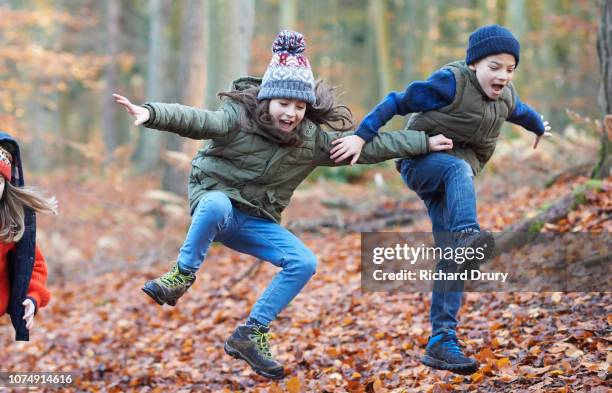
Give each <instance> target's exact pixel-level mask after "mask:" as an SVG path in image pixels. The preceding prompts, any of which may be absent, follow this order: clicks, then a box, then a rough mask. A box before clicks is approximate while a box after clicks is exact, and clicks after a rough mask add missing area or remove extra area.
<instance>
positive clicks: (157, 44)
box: [135, 0, 168, 172]
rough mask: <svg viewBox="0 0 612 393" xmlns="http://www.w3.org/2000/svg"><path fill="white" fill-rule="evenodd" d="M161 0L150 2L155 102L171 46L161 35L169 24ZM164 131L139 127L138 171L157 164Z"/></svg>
mask: <svg viewBox="0 0 612 393" xmlns="http://www.w3.org/2000/svg"><path fill="white" fill-rule="evenodd" d="M161 2H162V0H151V1H150V2H149V15H150V21H149V42H148V47H149V53H148V56H147V71H148V75H147V87H146V98H147V101H151V102H155V101H162V100H163V99H164V88H163V86H164V84H163V78H162V75H163V68H164V67H163V66H164V64H165V62H164V59H165V56H166V54H167V51H168V48H167V45H165V44H164V43H165V42H166V39H165V38H164V37H163V36H162V26H164V25H165V24H166V17H165V15H166V13H165V12H163V8H162V4H161ZM161 135H162V134H161V133H160V132H159V131H157V130H139V134H138V146H137V148H136V156H135V160H136V167H137V169H138V171H139V172H147V171H151V170H153V169H155V168H157V167H158V165H159V163H160V154H161V149H160V148H161Z"/></svg>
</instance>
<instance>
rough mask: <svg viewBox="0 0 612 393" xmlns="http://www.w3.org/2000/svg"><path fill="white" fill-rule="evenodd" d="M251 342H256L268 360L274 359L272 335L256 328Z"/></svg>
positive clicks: (251, 336)
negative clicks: (271, 342) (271, 349)
mask: <svg viewBox="0 0 612 393" xmlns="http://www.w3.org/2000/svg"><path fill="white" fill-rule="evenodd" d="M250 339H251V341H253V342H255V345H257V349H258V350H259V352H260V353H261V354H262V355H264V356H265V357H266V358H268V359H272V353H271V352H270V333H267V332H263V331H261V330H259V328H255V329H254V330H253V333H252V334H251V335H250Z"/></svg>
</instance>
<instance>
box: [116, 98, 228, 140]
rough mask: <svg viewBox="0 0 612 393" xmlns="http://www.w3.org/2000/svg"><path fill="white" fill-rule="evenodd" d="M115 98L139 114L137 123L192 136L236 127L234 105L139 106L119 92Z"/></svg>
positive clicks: (205, 136)
mask: <svg viewBox="0 0 612 393" xmlns="http://www.w3.org/2000/svg"><path fill="white" fill-rule="evenodd" d="M113 98H114V99H115V101H116V102H117V103H118V104H119V105H121V106H123V107H124V108H125V110H126V111H127V112H128V113H129V114H131V115H133V116H134V117H135V120H134V125H136V126H138V125H144V126H145V127H147V128H154V129H156V130H163V131H170V132H174V133H176V134H179V135H181V136H184V137H187V138H191V139H216V138H223V137H225V136H227V134H228V133H229V132H230V131H231V130H232V129H233V128H234V127H235V124H236V120H237V118H238V116H237V113H236V109H235V108H234V106H232V105H225V106H224V107H223V108H222V109H220V110H218V111H208V110H204V109H198V108H192V107H190V106H186V105H180V104H162V103H146V104H144V105H143V106H138V105H134V104H132V103H131V102H130V100H128V99H127V98H126V97H123V96H120V95H119V94H113Z"/></svg>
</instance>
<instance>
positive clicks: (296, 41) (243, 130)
mask: <svg viewBox="0 0 612 393" xmlns="http://www.w3.org/2000/svg"><path fill="white" fill-rule="evenodd" d="M304 48H305V44H304V38H303V36H302V35H301V34H299V33H297V32H292V31H282V32H281V33H280V34H279V35H278V37H277V38H276V40H275V41H274V44H273V47H272V52H273V56H272V60H271V62H270V65H269V66H268V69H267V71H266V73H265V75H264V77H263V80H262V79H257V78H252V77H246V78H241V79H238V80H236V81H235V82H234V83H233V88H232V90H231V91H229V92H226V93H222V94H220V96H221V97H222V98H223V105H222V107H221V109H219V110H217V111H208V110H201V109H196V108H191V107H187V106H182V105H179V104H159V103H149V104H145V105H143V106H137V105H133V104H132V103H130V101H129V100H128V99H127V98H125V97H122V96H119V95H115V96H114V97H115V100H116V101H117V102H118V103H119V104H121V105H123V106H124V107H125V108H126V110H127V111H128V112H129V113H130V114H132V115H134V116H135V117H136V121H135V122H134V124H135V125H140V124H143V125H144V126H146V127H148V128H155V129H159V130H166V131H170V132H174V133H177V134H179V135H182V136H185V137H189V138H193V139H210V140H211V141H210V143H209V144H208V145H207V146H206V147H204V148H203V149H201V150H200V151H199V152H198V154H197V155H196V156H195V158H194V159H193V161H192V169H191V175H190V179H189V203H190V207H191V214H192V222H191V226H190V228H189V231H188V233H187V237H186V239H185V242H184V244H183V246H182V247H181V249H180V252H179V255H178V258H177V261H176V263H175V264H174V266H173V267H172V269H171V270H170V271H169V272H167V273H166V274H164V275H163V276H161V277H160V278H157V279H155V280H151V281H148V282H147V283H146V284H145V286H144V288H143V290H144V292H146V293H147V295H149V296H151V297H152V298H153V299H154V300H155V301H156V302H157V303H159V304H164V303H166V304H170V305H172V306H174V305H175V304H176V302H177V300H178V299H179V298H180V297H181V296H183V294H184V293H185V292H186V291H187V289H188V288H189V287H190V286H191V285H192V284H193V282H194V281H195V279H196V272H197V271H198V269H199V268H200V265H201V264H202V262H203V261H204V259H205V257H206V253H207V251H208V248H209V247H210V245H211V243H212V242H213V241H218V242H221V243H223V244H224V245H225V246H227V247H229V248H232V249H234V250H237V251H239V252H242V253H246V254H250V255H253V256H255V257H257V258H261V259H264V260H266V261H269V262H271V263H272V264H274V265H275V266H278V267H280V268H281V269H282V270H281V271H280V272H279V273H278V274H277V275H276V277H275V278H274V280H273V281H272V282H271V283H270V285H269V286H268V288H267V289H266V290H265V291H264V293H263V294H262V295H261V297H260V298H259V299H258V300H257V302H256V303H255V305H254V306H253V309H252V310H251V312H250V315H249V317H248V318H247V320H246V322H245V324H243V325H240V326H238V327H237V328H236V330H234V332H233V333H232V334H231V336H230V337H229V339H228V340H227V341H226V343H225V351H226V352H227V353H228V354H229V355H231V356H234V357H236V358H240V359H244V360H245V361H246V362H247V363H248V364H249V365H250V366H251V367H252V368H253V369H254V370H255V371H256V372H257V373H259V374H261V375H263V376H265V377H268V378H282V377H283V376H284V371H283V366H282V365H281V364H280V363H279V362H278V361H276V360H275V359H273V357H272V355H271V353H270V349H269V343H268V339H269V333H268V331H269V327H268V326H269V324H270V322H272V321H274V319H276V316H277V315H278V313H280V312H281V311H282V310H283V309H284V308H285V307H286V306H287V305H288V304H289V302H290V301H291V300H292V299H293V298H294V297H295V296H296V295H297V294H298V293H299V292H300V291H301V290H302V288H303V287H304V286H305V285H306V283H307V282H308V280H309V279H310V277H312V275H313V274H314V273H315V269H316V265H317V258H316V256H315V255H314V254H313V252H312V251H311V250H309V249H308V248H307V247H306V246H305V245H304V244H303V243H302V242H301V241H300V239H298V238H297V237H296V236H295V235H293V234H292V233H291V232H289V231H288V230H287V229H285V228H283V227H282V226H281V225H279V221H280V217H281V212H282V211H283V209H285V207H286V206H287V205H288V204H289V200H290V198H291V196H292V194H293V191H294V190H295V189H296V188H297V187H298V185H299V184H300V183H301V182H302V181H303V180H304V179H305V178H306V177H307V176H308V174H310V172H312V171H313V170H314V169H315V168H316V167H317V166H319V165H328V166H331V165H341V164H348V162H341V163H339V164H335V163H334V160H332V159H331V158H330V151H331V150H332V147H333V145H334V144H335V142H333V141H334V140H335V139H337V138H339V137H341V136H345V135H351V134H352V133H342V132H339V131H346V130H348V129H350V128H351V127H352V125H353V124H352V115H351V112H350V111H349V110H348V108H347V107H345V106H343V105H338V104H337V103H336V97H335V96H334V94H333V90H332V89H331V88H329V87H327V86H326V85H325V84H323V83H321V82H317V83H315V81H314V77H313V74H312V71H311V69H310V65H309V62H308V60H307V58H306V57H305V56H304V54H303V52H304ZM323 125H325V126H328V127H330V128H332V129H333V130H334V132H326V131H324V130H323V129H322V126H323ZM451 147H452V143H451V141H450V140H449V139H447V138H445V137H444V136H442V135H438V136H434V137H430V138H428V137H427V136H426V135H425V134H424V133H423V132H417V131H397V132H387V133H382V134H381V135H379V136H378V137H377V138H375V140H374V141H372V142H371V143H369V144H367V146H365V147H364V149H363V151H362V152H361V156H360V158H359V161H358V162H359V163H375V162H380V161H384V160H388V159H391V158H395V157H409V156H418V155H421V154H425V153H427V152H430V151H436V150H444V149H449V148H451ZM336 158H337V157H336Z"/></svg>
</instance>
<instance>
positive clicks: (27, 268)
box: [0, 133, 57, 341]
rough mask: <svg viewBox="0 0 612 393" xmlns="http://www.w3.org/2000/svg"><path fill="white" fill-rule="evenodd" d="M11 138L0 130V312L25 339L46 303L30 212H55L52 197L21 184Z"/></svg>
mask: <svg viewBox="0 0 612 393" xmlns="http://www.w3.org/2000/svg"><path fill="white" fill-rule="evenodd" d="M23 183H24V182H23V170H22V167H21V159H20V154H19V146H18V145H17V141H16V140H15V139H13V138H12V137H11V136H10V135H8V134H5V133H0V315H4V314H5V313H7V314H9V315H10V317H11V320H12V323H13V326H14V327H15V332H16V339H17V340H20V341H27V340H28V339H29V331H30V330H31V329H32V325H33V324H34V315H35V314H36V311H37V310H38V309H39V308H40V307H44V306H45V305H47V303H48V302H49V299H50V297H51V294H50V293H49V290H48V289H47V288H46V286H45V283H46V281H47V265H46V263H45V259H44V258H43V255H42V253H41V252H40V250H39V249H38V247H37V246H36V245H35V239H36V223H35V212H45V211H47V212H51V213H53V214H57V201H56V200H55V198H53V197H51V198H47V197H45V196H43V195H42V194H41V193H40V192H39V191H38V190H36V189H33V188H30V187H24V184H23Z"/></svg>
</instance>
